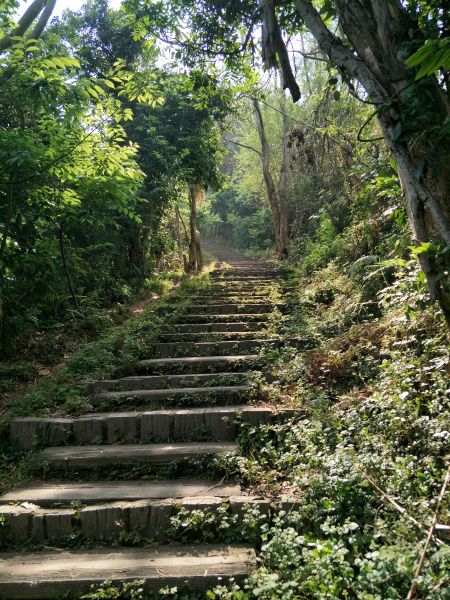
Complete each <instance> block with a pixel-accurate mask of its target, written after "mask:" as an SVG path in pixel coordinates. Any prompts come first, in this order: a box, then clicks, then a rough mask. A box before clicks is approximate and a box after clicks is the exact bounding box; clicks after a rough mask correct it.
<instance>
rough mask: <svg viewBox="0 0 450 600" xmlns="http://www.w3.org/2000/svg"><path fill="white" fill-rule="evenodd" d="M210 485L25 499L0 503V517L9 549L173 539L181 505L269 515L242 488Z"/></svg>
mask: <svg viewBox="0 0 450 600" xmlns="http://www.w3.org/2000/svg"><path fill="white" fill-rule="evenodd" d="M119 483H124V482H119ZM209 483H210V485H209V488H210V490H211V491H209V492H207V495H203V496H202V495H196V496H185V495H183V496H181V497H176V498H175V497H170V496H169V497H167V496H165V497H163V498H153V499H151V498H142V499H139V500H125V499H119V500H116V501H108V500H107V499H106V498H97V499H96V500H94V501H92V500H91V501H90V502H89V504H87V505H84V504H83V503H81V501H80V500H79V499H77V500H74V501H73V502H76V503H77V505H76V507H74V506H70V504H69V505H68V503H67V501H66V502H65V504H66V505H67V506H66V507H62V506H53V507H48V506H47V507H40V506H38V505H37V504H33V503H31V502H29V501H26V502H23V503H22V505H17V504H16V505H13V504H3V505H0V517H2V518H3V521H4V523H5V525H4V534H5V535H3V534H2V544H3V547H5V548H8V547H14V546H15V545H17V544H19V543H21V542H22V543H23V542H25V541H27V540H32V541H33V542H34V543H41V544H42V543H44V542H50V543H57V544H60V545H62V546H64V545H65V543H66V540H69V541H70V539H73V538H74V537H76V539H78V540H79V541H83V542H87V541H91V542H92V541H106V540H115V541H119V540H120V537H123V535H124V534H130V533H132V534H133V535H134V536H136V535H137V536H139V537H141V538H145V539H146V540H152V541H158V542H167V541H173V538H174V535H173V534H171V518H172V517H173V516H174V515H176V513H177V512H178V511H179V510H180V509H184V510H187V511H196V510H205V511H209V512H213V511H216V510H217V509H218V508H220V507H222V508H223V506H224V503H225V502H226V503H227V511H229V513H230V515H233V514H239V513H240V512H241V511H242V510H244V509H245V508H246V507H250V506H251V507H256V506H257V507H258V508H260V509H263V510H264V513H267V509H268V508H269V503H268V502H267V501H266V500H264V499H263V498H261V497H258V496H248V495H245V496H243V495H240V492H239V493H238V494H237V495H235V496H233V495H225V496H224V495H223V492H221V491H220V485H218V491H216V489H215V488H214V484H213V482H209ZM91 487H92V486H91ZM102 489H103V488H102V487H101V486H98V487H97V491H98V492H99V491H102ZM116 489H117V485H116ZM122 489H123V490H124V488H122ZM106 491H107V490H106ZM74 495H75V496H78V497H82V496H83V494H74Z"/></svg>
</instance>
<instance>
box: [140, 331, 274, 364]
mask: <svg viewBox="0 0 450 600" xmlns="http://www.w3.org/2000/svg"><path fill="white" fill-rule="evenodd" d="M281 342H282V340H281V338H279V337H274V336H273V335H272V336H271V337H267V338H259V339H254V338H253V339H246V340H229V341H210V342H158V343H155V344H151V345H149V348H148V349H149V351H150V352H151V354H152V355H153V356H154V357H161V358H165V357H172V358H176V357H183V356H208V355H221V354H228V355H231V354H232V353H236V354H255V353H257V352H258V351H259V350H260V348H262V347H263V346H264V345H267V344H280V343H281Z"/></svg>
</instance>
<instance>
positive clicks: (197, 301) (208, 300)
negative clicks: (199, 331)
mask: <svg viewBox="0 0 450 600" xmlns="http://www.w3.org/2000/svg"><path fill="white" fill-rule="evenodd" d="M190 300H191V302H192V304H193V305H194V306H203V305H204V304H207V305H210V304H211V305H214V306H216V305H219V304H220V305H223V304H225V305H227V306H228V305H232V304H238V305H241V304H245V305H247V304H257V305H258V306H259V305H261V304H263V305H270V306H272V304H274V303H275V304H276V303H277V302H274V300H273V299H272V297H271V296H269V295H268V294H264V295H261V296H254V295H253V294H252V295H249V294H231V295H230V296H224V295H222V294H221V295H217V296H216V295H211V296H202V297H201V298H198V297H194V298H190Z"/></svg>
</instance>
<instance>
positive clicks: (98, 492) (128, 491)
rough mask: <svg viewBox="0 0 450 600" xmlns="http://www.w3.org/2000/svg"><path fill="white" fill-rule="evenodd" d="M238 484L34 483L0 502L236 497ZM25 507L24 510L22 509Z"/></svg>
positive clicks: (181, 481) (196, 481)
mask: <svg viewBox="0 0 450 600" xmlns="http://www.w3.org/2000/svg"><path fill="white" fill-rule="evenodd" d="M241 492H242V490H241V487H240V486H239V485H236V484H232V483H228V484H227V483H222V482H220V481H219V482H217V481H211V480H209V479H178V480H172V479H168V480H157V481H145V480H137V481H93V482H85V481H79V482H75V483H73V482H56V483H45V482H41V481H36V482H34V483H28V484H23V485H19V486H17V487H16V488H14V489H13V490H11V491H9V492H7V493H6V494H3V496H1V497H0V502H2V503H3V505H5V504H7V503H15V504H20V503H26V502H30V503H32V504H36V505H38V506H47V507H48V506H55V505H57V504H59V505H63V506H67V505H70V503H72V502H75V501H76V502H80V503H82V504H92V503H99V502H119V501H120V500H124V501H128V502H132V501H137V500H161V499H163V498H184V497H194V496H208V495H211V494H213V495H214V496H216V497H222V498H223V497H228V496H239V495H240V494H241ZM21 508H26V507H21Z"/></svg>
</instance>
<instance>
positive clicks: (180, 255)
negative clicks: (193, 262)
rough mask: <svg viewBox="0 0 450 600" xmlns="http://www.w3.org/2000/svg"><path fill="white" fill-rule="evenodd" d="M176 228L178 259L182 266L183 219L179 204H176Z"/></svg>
mask: <svg viewBox="0 0 450 600" xmlns="http://www.w3.org/2000/svg"><path fill="white" fill-rule="evenodd" d="M175 228H176V232H177V246H178V259H179V261H180V266H181V265H182V264H183V241H182V238H181V219H180V213H179V210H178V206H175Z"/></svg>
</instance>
